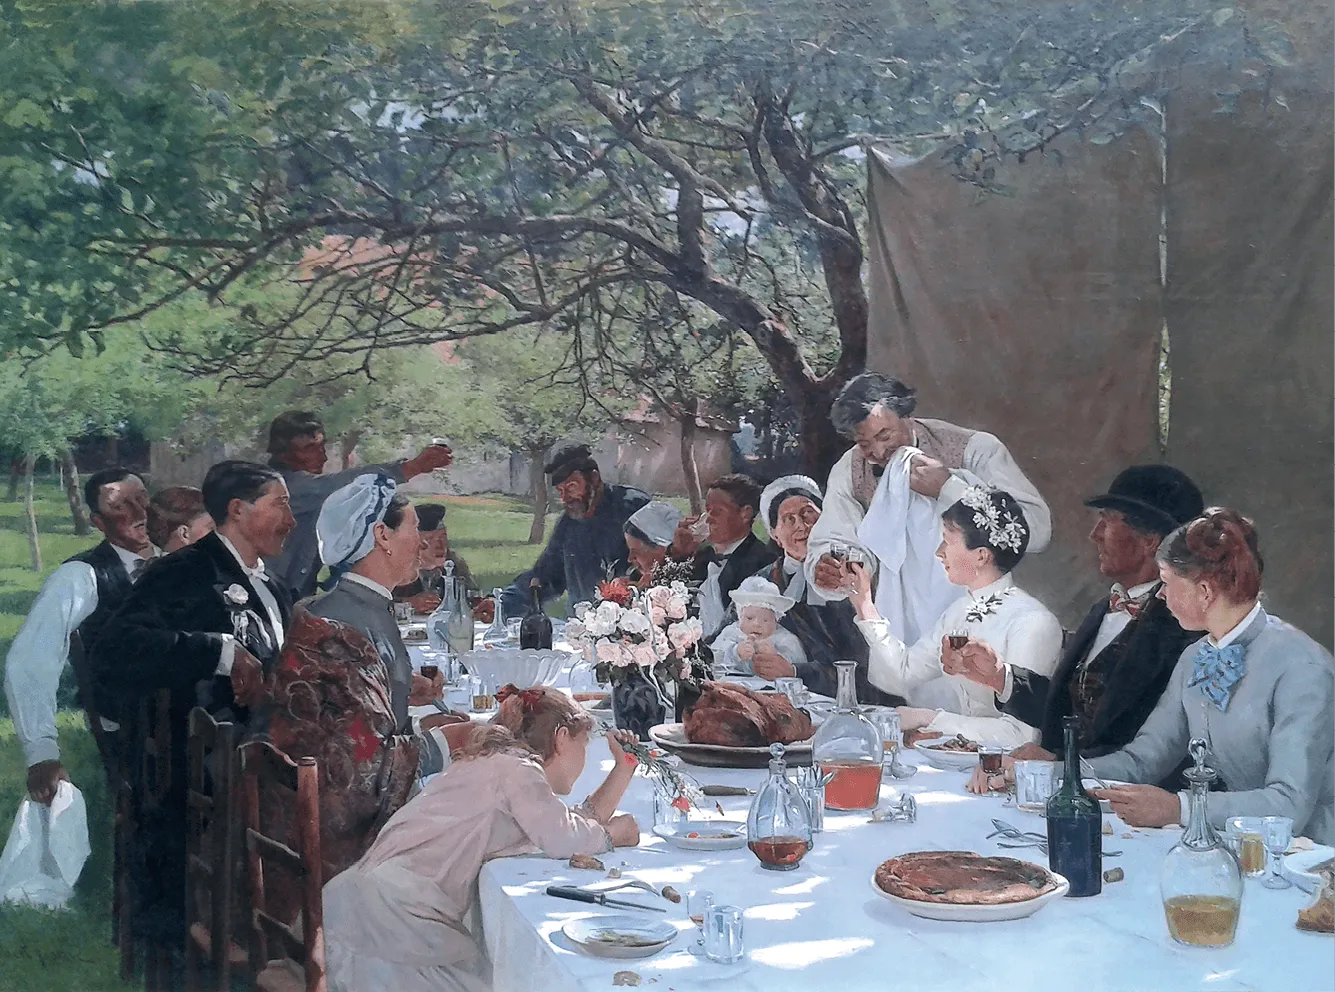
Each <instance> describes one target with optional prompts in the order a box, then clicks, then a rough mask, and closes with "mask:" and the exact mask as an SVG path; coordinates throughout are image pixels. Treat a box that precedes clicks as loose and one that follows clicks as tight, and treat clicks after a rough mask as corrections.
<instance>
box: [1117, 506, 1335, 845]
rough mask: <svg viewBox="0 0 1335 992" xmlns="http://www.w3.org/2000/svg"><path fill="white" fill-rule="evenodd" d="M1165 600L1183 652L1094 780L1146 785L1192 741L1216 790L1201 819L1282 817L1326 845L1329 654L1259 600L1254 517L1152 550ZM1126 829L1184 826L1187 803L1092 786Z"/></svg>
mask: <svg viewBox="0 0 1335 992" xmlns="http://www.w3.org/2000/svg"><path fill="white" fill-rule="evenodd" d="M1158 560H1159V573H1160V576H1161V577H1162V579H1163V587H1162V589H1161V590H1160V592H1159V596H1160V597H1161V598H1163V599H1164V600H1165V601H1166V602H1167V604H1168V608H1169V610H1170V611H1172V613H1173V616H1175V617H1176V618H1177V620H1178V622H1179V623H1181V624H1182V626H1183V628H1184V629H1186V630H1200V631H1203V632H1204V633H1205V636H1204V637H1202V638H1201V639H1200V640H1199V641H1197V642H1196V643H1194V644H1192V645H1190V646H1188V647H1187V649H1186V650H1185V651H1183V653H1182V658H1181V660H1180V661H1179V662H1178V665H1177V668H1176V670H1175V671H1174V672H1173V676H1172V678H1171V679H1170V680H1169V683H1168V688H1167V689H1166V690H1165V691H1164V694H1163V696H1162V697H1161V698H1160V699H1159V703H1158V705H1157V706H1156V707H1155V709H1154V711H1153V712H1152V713H1151V714H1150V717H1149V719H1148V720H1146V721H1145V725H1144V726H1143V727H1141V729H1140V732H1139V733H1138V734H1137V735H1136V737H1135V739H1134V740H1132V741H1131V743H1130V744H1128V745H1127V746H1126V747H1124V748H1122V749H1121V750H1120V751H1114V752H1113V753H1111V754H1107V755H1104V756H1103V757H1100V758H1094V759H1092V760H1091V761H1090V764H1091V765H1092V766H1093V771H1094V772H1095V773H1096V774H1097V775H1099V776H1100V777H1102V778H1110V779H1121V780H1123V781H1129V782H1156V781H1158V780H1159V779H1161V778H1162V777H1163V776H1164V775H1166V774H1167V773H1168V772H1169V771H1171V770H1172V769H1173V767H1174V766H1176V765H1177V763H1178V762H1179V761H1181V760H1182V757H1183V755H1185V754H1186V752H1187V743H1188V742H1189V741H1190V740H1191V739H1192V738H1193V737H1201V738H1204V739H1205V740H1206V742H1207V743H1208V744H1209V745H1210V761H1209V763H1210V764H1211V766H1212V767H1214V768H1215V769H1217V770H1218V772H1219V775H1220V778H1221V780H1222V785H1223V788H1222V791H1219V792H1214V793H1212V794H1211V796H1210V819H1211V821H1212V822H1213V823H1214V825H1215V826H1222V825H1223V823H1224V821H1225V820H1226V819H1227V818H1228V817H1231V816H1240V815H1248V816H1288V817H1292V819H1293V832H1294V834H1295V835H1298V834H1305V835H1306V836H1308V837H1311V838H1312V839H1314V840H1316V841H1319V842H1320V843H1323V844H1330V843H1332V842H1335V687H1333V683H1332V659H1331V655H1330V653H1329V652H1328V651H1326V649H1325V648H1323V647H1322V646H1321V645H1320V644H1317V643H1316V642H1315V641H1314V640H1312V639H1311V638H1310V637H1308V636H1307V635H1306V634H1304V633H1303V632H1302V631H1300V630H1298V629H1296V628H1294V627H1292V626H1290V625H1289V624H1287V623H1285V622H1284V621H1282V620H1280V619H1279V618H1278V617H1273V616H1270V615H1269V614H1267V613H1266V611H1265V610H1264V609H1263V608H1262V606H1261V604H1260V601H1259V600H1260V592H1261V570H1262V562H1261V556H1260V553H1259V549H1258V546H1257V540H1256V529H1255V527H1253V526H1252V522H1251V521H1250V520H1247V519H1246V518H1244V517H1242V516H1241V515H1239V514H1238V513H1237V512H1236V511H1234V510H1229V509H1224V508H1221V507H1213V508H1211V509H1208V510H1206V511H1205V513H1204V515H1203V516H1200V517H1197V518H1196V519H1195V520H1193V521H1191V522H1190V523H1188V524H1186V525H1184V526H1182V527H1180V528H1178V529H1177V530H1176V531H1174V532H1173V533H1172V534H1170V535H1169V536H1168V537H1167V538H1166V539H1165V540H1164V542H1163V544H1162V545H1161V547H1160V549H1159V553H1158ZM1098 795H1099V796H1100V797H1102V798H1105V799H1107V800H1108V801H1109V802H1110V803H1111V804H1112V807H1113V810H1114V812H1116V813H1117V814H1118V815H1119V816H1121V818H1122V819H1123V820H1124V821H1126V822H1127V823H1129V824H1131V825H1133V826H1164V825H1167V824H1173V823H1181V822H1185V815H1184V812H1183V811H1184V810H1185V808H1186V803H1185V797H1184V796H1179V795H1174V794H1172V793H1170V792H1166V791H1164V790H1163V789H1159V788H1157V787H1155V786H1152V785H1128V786H1119V787H1116V788H1112V789H1108V790H1100V791H1099V792H1098Z"/></svg>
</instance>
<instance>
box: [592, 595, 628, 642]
mask: <svg viewBox="0 0 1335 992" xmlns="http://www.w3.org/2000/svg"><path fill="white" fill-rule="evenodd" d="M620 614H621V607H619V606H617V604H616V603H613V602H611V601H608V602H605V603H599V604H598V609H596V610H594V611H593V612H592V613H590V614H589V615H588V616H587V617H586V618H585V620H584V625H585V627H586V628H587V629H588V631H589V633H590V634H592V635H593V636H594V637H608V636H610V635H611V634H614V633H616V629H617V620H618V619H619V617H620Z"/></svg>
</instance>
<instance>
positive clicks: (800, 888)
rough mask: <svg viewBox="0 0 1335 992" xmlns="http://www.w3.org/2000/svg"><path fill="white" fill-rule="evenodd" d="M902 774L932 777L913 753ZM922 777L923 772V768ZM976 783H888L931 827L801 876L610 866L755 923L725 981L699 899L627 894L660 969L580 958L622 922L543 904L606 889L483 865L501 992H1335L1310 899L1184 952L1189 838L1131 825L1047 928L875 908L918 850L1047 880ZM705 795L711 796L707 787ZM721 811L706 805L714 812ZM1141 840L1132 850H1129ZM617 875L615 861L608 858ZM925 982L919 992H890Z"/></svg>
mask: <svg viewBox="0 0 1335 992" xmlns="http://www.w3.org/2000/svg"><path fill="white" fill-rule="evenodd" d="M902 757H903V760H904V761H905V762H907V763H909V764H912V763H914V762H915V761H918V760H919V759H918V755H917V753H916V752H915V751H914V750H913V749H912V748H908V749H905V751H904V753H903V755H902ZM920 764H923V763H921V762H920ZM610 767H611V757H610V756H609V755H608V753H607V747H606V744H605V743H604V742H603V741H601V740H596V741H593V742H591V743H590V745H589V757H588V761H587V763H586V765H585V770H584V774H583V775H582V776H581V777H580V779H579V781H578V782H577V783H576V784H575V787H574V789H573V790H571V794H572V795H576V796H579V795H584V794H585V793H586V792H587V791H589V790H590V789H592V788H594V787H596V785H597V784H598V782H600V781H601V780H602V778H603V776H604V775H606V774H607V769H609V768H610ZM765 775H766V772H765V771H764V770H763V769H754V770H745V769H730V768H711V769H709V772H708V780H709V781H710V782H713V783H717V784H719V785H732V786H743V787H747V788H751V789H756V788H758V787H759V786H760V785H761V784H762V783H763V782H764V781H765ZM967 778H968V776H967V775H965V774H964V773H962V772H950V771H940V770H938V769H935V768H930V767H926V766H925V765H923V768H922V771H920V772H919V773H918V774H917V775H915V776H914V777H913V778H912V779H908V780H906V781H898V782H897V781H893V780H891V779H885V780H884V781H883V782H882V785H881V795H882V798H883V799H886V800H888V799H889V798H890V797H891V796H892V795H893V793H894V790H896V789H897V790H900V791H903V792H907V793H911V794H913V795H914V796H915V798H916V800H917V803H918V822H917V823H912V824H909V823H886V824H873V823H867V822H866V820H867V815H866V814H865V813H826V814H825V831H824V832H823V833H818V834H816V836H815V849H814V850H813V851H812V852H811V853H810V854H808V855H807V857H806V859H804V860H803V862H802V864H801V865H800V866H799V867H798V868H796V869H795V870H793V871H763V870H761V869H760V868H759V867H758V866H757V862H756V859H755V857H754V855H752V854H751V852H750V851H748V850H747V849H746V848H745V847H743V848H739V849H737V850H733V851H718V852H712V853H708V854H701V853H698V852H696V853H693V852H689V851H681V850H678V849H676V848H672V847H669V846H668V845H667V844H666V843H665V842H664V841H662V840H660V839H659V838H657V837H654V836H651V835H650V834H649V831H648V829H647V828H645V830H644V834H643V840H642V841H641V847H642V848H649V849H651V850H652V853H651V851H650V850H637V849H635V848H618V849H617V851H616V852H615V853H614V854H612V855H611V856H610V857H611V858H612V859H613V861H611V862H609V866H610V865H611V864H612V863H615V864H617V865H620V864H621V863H622V862H623V861H624V862H626V865H625V866H624V867H622V869H621V870H622V872H623V873H624V878H623V880H624V879H625V878H634V879H640V880H642V881H645V882H648V883H649V884H651V885H653V886H655V887H658V888H661V887H662V886H664V885H672V886H674V887H675V888H676V889H677V890H678V891H680V892H682V893H686V892H688V891H690V890H691V889H695V888H701V887H707V888H709V889H710V890H712V891H713V892H714V893H715V896H716V897H717V898H719V899H720V900H722V901H726V902H728V903H732V904H734V905H736V906H739V907H741V909H742V911H743V924H744V934H743V938H744V942H745V946H746V957H745V959H744V960H743V961H742V962H740V963H739V964H734V965H721V964H714V963H713V962H711V961H709V960H708V959H707V958H705V957H703V956H697V955H696V954H694V953H692V951H693V948H694V944H695V940H696V933H697V932H696V929H695V927H693V926H692V925H691V923H690V921H689V920H688V918H687V906H686V902H685V900H683V901H682V902H681V903H680V904H677V905H671V904H668V903H665V902H664V901H663V900H661V899H656V898H653V897H651V896H649V895H648V893H643V894H641V895H636V894H634V892H633V890H626V891H624V892H622V893H619V894H620V895H623V896H625V897H626V898H627V899H630V900H631V901H637V902H643V903H645V904H646V905H648V904H654V905H658V906H665V907H666V909H667V912H664V913H633V915H635V916H636V917H638V918H642V919H653V920H667V922H669V923H671V924H673V925H674V926H676V927H678V928H679V930H680V933H678V935H677V937H676V939H675V940H674V941H673V942H672V943H671V944H670V945H668V947H667V948H666V949H665V950H663V951H661V952H659V953H658V954H655V955H654V956H653V957H650V958H645V959H643V960H639V961H616V960H608V959H605V958H597V957H593V956H591V955H588V954H584V953H581V952H580V951H578V949H576V948H575V947H574V946H573V945H572V944H570V943H569V942H568V941H567V940H566V938H565V937H564V935H563V934H562V933H561V928H562V926H564V925H565V924H566V923H567V922H568V921H570V920H572V919H575V918H579V917H590V916H599V915H605V914H611V913H621V912H623V911H622V910H619V909H611V908H607V909H604V908H602V907H600V906H587V905H582V904H580V903H577V902H571V901H570V900H567V899H553V898H551V897H550V896H548V895H546V894H545V889H546V887H547V886H548V885H551V884H558V885H585V886H589V885H592V886H595V887H596V886H599V885H600V884H602V885H610V884H612V883H611V882H606V883H600V876H599V875H598V874H595V873H593V872H588V871H578V870H575V869H572V868H569V867H568V866H567V865H566V864H565V863H564V862H561V861H553V860H549V859H543V858H536V857H532V858H505V859H502V860H497V861H492V862H489V863H488V864H486V865H484V866H483V868H482V872H481V875H480V877H479V879H478V889H479V902H480V903H481V907H482V926H483V934H484V936H485V940H486V946H487V951H488V955H489V956H490V958H491V959H492V961H493V962H494V965H493V974H492V984H493V987H494V988H495V989H496V992H530V990H533V992H536V990H539V989H540V990H541V992H614V990H613V989H612V976H613V975H614V974H615V973H616V972H618V971H623V970H631V971H634V972H635V973H636V974H638V975H639V976H641V982H640V992H660V990H661V992H666V990H668V989H675V990H676V992H814V990H817V989H834V990H838V992H881V990H883V989H885V988H887V987H893V986H894V985H895V984H899V985H907V984H911V985H912V988H913V992H997V990H998V989H1002V990H1006V989H1013V990H1023V992H1070V990H1071V988H1072V986H1073V981H1072V978H1071V976H1072V974H1075V973H1079V974H1080V975H1083V976H1085V978H1083V979H1082V980H1081V981H1086V982H1088V983H1089V987H1090V989H1092V990H1097V992H1149V990H1170V989H1171V990H1175V992H1185V990H1191V992H1201V990H1205V989H1214V990H1217V992H1242V990H1244V989H1245V990H1251V992H1315V990H1318V989H1329V988H1331V944H1330V941H1329V940H1327V939H1325V938H1322V937H1320V936H1315V935H1313V934H1310V933H1303V932H1302V931H1299V930H1297V929H1296V928H1295V927H1294V925H1293V921H1294V919H1295V917H1296V916H1297V913H1298V910H1299V909H1300V908H1301V907H1302V906H1305V905H1306V904H1307V903H1308V902H1309V901H1310V897H1309V896H1307V895H1304V894H1303V893H1301V892H1299V891H1297V890H1296V889H1284V890H1280V891H1274V890H1271V889H1266V888H1263V887H1261V886H1260V885H1258V884H1257V883H1255V882H1248V883H1247V892H1246V895H1245V897H1244V898H1243V900H1242V920H1241V923H1240V925H1239V926H1238V933H1237V938H1236V940H1235V942H1234V943H1233V944H1232V945H1231V946H1229V947H1225V948H1218V949H1200V948H1184V947H1181V946H1180V945H1177V944H1174V943H1173V941H1172V940H1171V939H1170V938H1169V936H1168V931H1167V928H1166V927H1165V925H1164V914H1163V908H1162V904H1161V901H1160V896H1159V886H1158V882H1157V880H1158V878H1159V869H1160V867H1161V866H1162V864H1163V860H1164V856H1165V855H1167V853H1168V850H1169V848H1171V847H1172V846H1173V845H1174V844H1175V843H1176V842H1177V841H1178V840H1179V839H1180V838H1181V836H1182V833H1181V831H1180V830H1173V829H1169V830H1133V829H1132V828H1131V827H1128V826H1126V825H1125V824H1124V823H1122V821H1121V820H1119V819H1118V818H1117V817H1116V816H1112V815H1108V816H1106V817H1105V818H1104V819H1105V821H1106V822H1108V823H1110V824H1112V826H1113V829H1114V830H1115V832H1116V833H1115V836H1114V837H1112V838H1104V840H1105V845H1104V846H1105V847H1107V848H1108V849H1109V850H1121V851H1122V852H1123V853H1122V855H1121V856H1120V857H1117V858H1113V859H1110V860H1107V861H1105V863H1104V866H1103V867H1104V868H1105V869H1106V868H1112V867H1121V868H1123V869H1125V871H1126V881H1125V882H1118V883H1115V884H1105V885H1104V886H1103V893H1102V894H1101V895H1099V896H1096V897H1095V898H1092V899H1057V900H1056V901H1054V902H1052V903H1049V904H1048V905H1046V906H1044V907H1043V908H1042V909H1040V910H1039V911H1038V912H1037V913H1035V914H1034V915H1033V916H1031V917H1029V918H1028V919H1024V920H1016V921H1014V922H1010V923H988V924H967V923H938V922H934V921H931V920H921V919H918V918H917V917H914V916H910V915H908V913H907V912H905V911H904V910H903V909H901V908H900V907H899V906H898V905H895V904H892V903H891V902H889V901H888V900H885V899H881V898H879V897H877V896H876V895H875V894H874V893H873V891H872V889H871V878H872V874H873V873H874V872H875V870H876V867H877V865H879V864H880V863H881V862H882V861H884V860H885V859H886V858H888V857H890V856H892V855H894V854H900V853H903V852H906V851H977V852H979V853H980V854H985V855H1001V856H1008V857H1019V858H1023V859H1025V860H1028V861H1035V862H1037V863H1039V864H1046V859H1045V858H1044V856H1043V855H1042V854H1041V853H1039V852H1038V851H1037V850H1034V849H1030V850H1028V851H1023V850H1022V851H1013V850H1007V849H1006V848H1003V847H998V846H997V844H998V841H1001V840H1002V839H1003V838H1000V837H993V838H991V839H985V838H986V837H987V835H988V834H989V833H991V832H992V831H993V829H994V828H993V826H992V825H991V819H992V818H993V817H1000V818H1001V819H1003V820H1005V821H1006V822H1008V823H1010V824H1011V825H1013V826H1015V827H1018V828H1019V829H1021V830H1032V831H1037V832H1038V833H1040V834H1041V833H1042V832H1043V829H1044V827H1043V820H1042V818H1041V817H1039V816H1036V815H1034V814H1029V813H1024V812H1021V811H1019V810H1015V809H1002V808H1000V806H1001V801H1000V800H999V799H997V798H996V797H995V796H971V795H969V794H968V793H967V792H966V791H965V790H964V783H965V782H966V781H967ZM702 780H703V779H702ZM652 797H653V783H652V782H651V781H650V780H648V779H645V778H644V777H643V776H641V775H636V776H635V777H634V778H633V779H632V780H631V784H630V788H629V789H628V790H627V791H626V795H625V798H624V799H622V801H621V803H620V807H621V809H623V810H624V811H626V812H628V813H630V814H632V815H633V816H634V817H635V818H636V820H637V821H638V822H639V823H641V824H649V823H652V822H653V798H652ZM718 802H719V803H720V804H721V805H722V806H723V809H724V811H725V813H726V815H727V816H728V817H729V818H730V819H733V820H741V821H745V819H746V812H747V807H748V804H749V803H750V800H749V799H748V798H746V797H736V798H733V797H724V798H722V799H719V800H718ZM712 804H713V800H710V802H709V805H710V807H711V808H712ZM1125 833H1129V834H1131V836H1130V837H1123V836H1122V834H1125ZM605 860H606V859H605ZM906 970H911V973H912V979H911V982H908V981H905V982H900V983H892V982H890V981H888V980H887V976H891V975H898V974H904V973H905V972H906Z"/></svg>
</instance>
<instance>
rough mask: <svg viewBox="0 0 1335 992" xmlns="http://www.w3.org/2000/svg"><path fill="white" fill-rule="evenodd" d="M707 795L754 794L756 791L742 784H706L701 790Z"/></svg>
mask: <svg viewBox="0 0 1335 992" xmlns="http://www.w3.org/2000/svg"><path fill="white" fill-rule="evenodd" d="M700 791H701V792H703V793H704V794H705V795H706V796H754V795H755V792H754V791H752V790H751V789H747V788H744V787H742V786H740V785H706V786H704V787H703V788H702V789H701V790H700Z"/></svg>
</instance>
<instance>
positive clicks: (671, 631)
mask: <svg viewBox="0 0 1335 992" xmlns="http://www.w3.org/2000/svg"><path fill="white" fill-rule="evenodd" d="M703 634H704V628H703V627H702V626H701V625H700V621H699V620H698V619H696V618H694V617H692V618H691V619H689V620H682V621H681V622H679V623H674V624H673V625H672V626H671V627H669V628H668V630H667V635H668V640H669V641H670V642H671V643H672V646H673V647H674V648H675V649H676V650H677V651H678V652H679V653H682V654H685V653H686V652H687V651H689V650H690V649H691V648H692V647H693V646H694V645H695V643H696V642H697V641H699V640H700V637H701V636H702V635H703Z"/></svg>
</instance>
